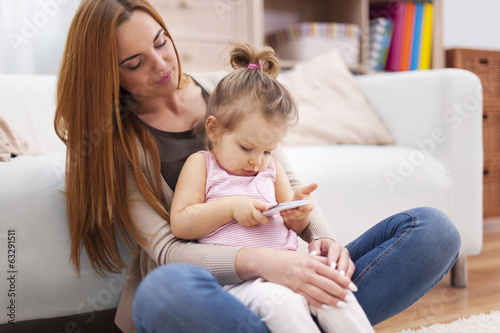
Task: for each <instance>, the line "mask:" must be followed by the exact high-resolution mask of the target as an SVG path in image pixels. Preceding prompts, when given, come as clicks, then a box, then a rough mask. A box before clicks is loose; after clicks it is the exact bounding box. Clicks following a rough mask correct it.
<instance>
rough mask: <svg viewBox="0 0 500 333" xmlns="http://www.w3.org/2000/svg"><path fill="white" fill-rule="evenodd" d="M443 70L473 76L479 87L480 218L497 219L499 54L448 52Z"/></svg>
mask: <svg viewBox="0 0 500 333" xmlns="http://www.w3.org/2000/svg"><path fill="white" fill-rule="evenodd" d="M446 67H452V68H462V69H466V70H468V71H471V72H473V73H475V74H476V75H477V76H479V78H480V79H481V83H482V85H483V148H484V169H483V173H484V175H483V215H484V216H485V217H488V216H500V51H488V50H474V49H451V50H447V51H446Z"/></svg>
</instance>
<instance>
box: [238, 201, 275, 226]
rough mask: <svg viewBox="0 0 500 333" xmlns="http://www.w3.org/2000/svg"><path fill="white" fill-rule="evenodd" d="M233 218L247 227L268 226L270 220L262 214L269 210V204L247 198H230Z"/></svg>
mask: <svg viewBox="0 0 500 333" xmlns="http://www.w3.org/2000/svg"><path fill="white" fill-rule="evenodd" d="M230 198H231V203H230V210H231V212H230V214H231V218H232V219H234V220H236V221H237V222H238V223H239V224H241V225H243V226H245V227H253V226H256V225H258V224H267V223H269V219H268V218H267V217H265V216H264V215H263V214H262V211H263V210H268V209H269V204H267V203H265V202H263V201H260V200H257V199H252V198H250V197H245V196H234V197H230Z"/></svg>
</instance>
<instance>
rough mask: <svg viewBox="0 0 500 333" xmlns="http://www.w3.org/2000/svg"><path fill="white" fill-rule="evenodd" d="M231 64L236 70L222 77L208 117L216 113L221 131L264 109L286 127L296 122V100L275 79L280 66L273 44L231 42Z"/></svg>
mask: <svg viewBox="0 0 500 333" xmlns="http://www.w3.org/2000/svg"><path fill="white" fill-rule="evenodd" d="M229 63H230V65H231V66H232V67H233V68H234V71H233V72H231V73H230V74H228V75H226V76H225V77H224V78H223V79H222V80H220V82H219V83H218V84H217V86H216V87H215V89H214V91H213V92H212V95H211V96H210V100H209V102H208V107H207V116H206V117H207V118H208V117H209V116H214V117H215V118H216V119H217V123H218V126H219V130H220V131H226V130H228V131H231V130H232V129H234V128H235V127H236V125H237V124H238V123H239V122H240V121H242V120H243V119H245V117H246V116H248V115H249V114H250V113H252V112H262V114H263V115H264V117H265V118H266V119H267V120H268V121H272V122H274V123H276V124H278V125H284V126H286V127H288V126H290V125H294V124H295V123H296V122H297V120H298V112H297V107H296V105H295V102H294V100H293V98H292V96H291V95H290V93H289V92H288V90H287V89H286V88H285V87H284V86H283V85H282V84H281V83H279V82H278V81H277V80H276V78H277V76H278V74H279V72H280V70H281V67H280V63H279V59H278V57H277V56H276V53H275V52H274V50H273V49H272V48H271V47H269V46H266V47H264V48H262V49H256V48H255V47H253V46H251V45H249V44H246V43H235V44H232V49H231V52H230V60H229ZM208 147H210V143H209V142H208Z"/></svg>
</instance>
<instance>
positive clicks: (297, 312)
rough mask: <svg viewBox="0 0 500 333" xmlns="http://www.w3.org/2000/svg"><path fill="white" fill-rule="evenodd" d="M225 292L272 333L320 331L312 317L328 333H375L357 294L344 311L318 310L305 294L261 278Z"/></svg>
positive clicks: (335, 308)
mask: <svg viewBox="0 0 500 333" xmlns="http://www.w3.org/2000/svg"><path fill="white" fill-rule="evenodd" d="M224 289H226V290H227V291H228V292H229V293H230V294H231V295H233V296H235V297H236V298H238V299H239V300H240V301H242V302H243V303H244V304H245V305H246V306H248V307H249V308H250V309H251V310H252V311H253V312H255V313H256V314H257V315H258V316H259V317H260V318H261V319H262V321H263V322H264V323H265V324H266V326H267V327H268V328H269V330H270V331H271V332H272V333H280V332H286V333H291V332H297V333H311V332H320V330H319V328H318V327H317V326H316V324H315V322H314V320H313V319H312V317H311V314H313V315H314V316H316V318H317V319H318V322H319V325H320V326H321V328H322V329H323V330H324V331H325V332H326V333H339V332H345V333H355V332H360V333H365V332H374V330H373V328H372V326H371V325H370V322H369V321H368V318H367V317H366V315H365V313H364V312H363V309H362V308H361V306H360V305H359V303H358V301H356V298H355V297H354V295H353V297H352V300H351V301H349V302H347V306H346V307H344V308H337V307H330V308H329V309H318V308H316V307H314V306H311V305H309V304H307V301H306V299H305V298H304V297H303V296H302V295H299V294H297V293H294V292H293V291H291V290H290V289H288V288H286V287H284V286H281V285H279V284H275V283H272V282H267V281H265V280H264V279H262V278H259V279H257V280H252V281H247V282H244V283H240V284H232V285H227V286H225V287H224ZM348 292H349V293H351V292H350V291H348ZM351 295H352V293H351Z"/></svg>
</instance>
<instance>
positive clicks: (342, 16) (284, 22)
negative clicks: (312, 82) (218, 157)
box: [263, 0, 445, 73]
mask: <svg viewBox="0 0 500 333" xmlns="http://www.w3.org/2000/svg"><path fill="white" fill-rule="evenodd" d="M442 1H443V0H433V1H432V3H433V8H434V10H433V39H432V40H433V41H432V56H431V57H432V60H431V68H443V67H444V65H445V56H444V48H443V36H442V31H443V28H442V27H443V26H442ZM390 2H394V1H387V0H348V1H346V0H311V1H304V0H264V1H263V6H264V15H263V17H264V34H265V35H269V34H272V33H275V32H277V31H279V30H282V29H285V28H286V27H287V26H289V25H291V24H296V23H300V22H336V23H352V24H356V25H358V26H359V27H360V29H361V38H360V52H359V59H358V65H356V66H351V70H352V71H354V72H360V73H369V72H370V70H369V69H368V68H369V66H368V52H369V20H370V17H369V15H370V6H372V5H378V4H383V3H390ZM285 64H286V65H292V63H290V62H287V61H286V60H285Z"/></svg>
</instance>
